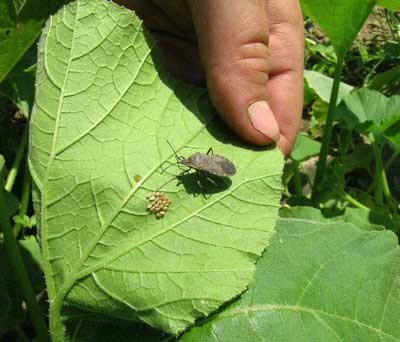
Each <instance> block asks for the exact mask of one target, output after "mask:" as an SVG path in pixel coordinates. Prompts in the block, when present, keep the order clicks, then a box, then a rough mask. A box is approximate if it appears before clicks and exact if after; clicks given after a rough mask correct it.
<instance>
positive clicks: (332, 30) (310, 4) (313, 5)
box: [302, 0, 375, 55]
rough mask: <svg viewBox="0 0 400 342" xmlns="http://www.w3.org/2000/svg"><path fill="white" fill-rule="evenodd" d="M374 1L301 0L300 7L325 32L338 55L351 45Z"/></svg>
mask: <svg viewBox="0 0 400 342" xmlns="http://www.w3.org/2000/svg"><path fill="white" fill-rule="evenodd" d="M374 4H375V0H335V1H332V0H302V7H303V9H304V10H305V12H306V13H307V15H308V16H309V17H311V18H312V19H313V20H314V21H315V22H316V23H317V24H318V25H319V26H320V27H321V28H322V30H323V31H324V32H325V34H326V35H327V36H328V37H329V39H330V40H331V42H332V45H333V46H334V47H335V50H336V53H337V54H338V55H344V54H345V53H346V51H347V50H348V49H349V48H350V46H351V45H352V44H353V41H354V39H355V38H356V36H357V33H358V32H359V31H360V29H361V27H362V26H363V24H364V21H365V20H366V19H367V17H368V15H369V13H370V12H371V10H372V8H373V7H374Z"/></svg>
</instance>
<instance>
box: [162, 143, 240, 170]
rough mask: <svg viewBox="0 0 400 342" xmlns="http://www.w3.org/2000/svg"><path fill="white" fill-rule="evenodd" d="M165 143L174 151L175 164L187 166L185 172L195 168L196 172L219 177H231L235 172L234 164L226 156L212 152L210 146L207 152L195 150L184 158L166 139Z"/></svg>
mask: <svg viewBox="0 0 400 342" xmlns="http://www.w3.org/2000/svg"><path fill="white" fill-rule="evenodd" d="M167 143H168V145H169V146H170V147H171V149H172V151H173V152H174V155H175V158H176V164H177V165H178V166H182V165H183V166H187V167H188V168H187V169H184V172H185V173H186V172H188V171H190V170H191V169H194V170H196V172H203V173H206V174H207V173H208V174H211V175H214V176H220V177H231V176H233V175H235V173H236V167H235V165H234V164H233V163H232V162H231V161H230V160H229V159H228V158H225V157H223V156H219V155H218V154H214V151H213V149H212V148H211V147H210V148H209V149H208V151H207V153H200V152H196V153H193V154H192V155H191V156H190V157H188V158H185V157H184V156H179V155H178V154H177V153H176V151H175V150H174V148H173V147H172V145H171V144H170V143H169V141H168V140H167ZM181 169H182V168H181Z"/></svg>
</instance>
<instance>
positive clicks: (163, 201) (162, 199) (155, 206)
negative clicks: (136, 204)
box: [147, 191, 172, 218]
mask: <svg viewBox="0 0 400 342" xmlns="http://www.w3.org/2000/svg"><path fill="white" fill-rule="evenodd" d="M147 200H148V201H149V205H148V206H147V210H149V211H151V212H152V213H154V214H155V215H156V217H157V218H161V217H163V216H164V215H165V212H166V210H167V209H168V207H169V206H170V205H171V203H172V202H171V200H170V199H169V198H168V197H167V196H166V195H165V194H164V193H163V192H159V191H157V192H152V193H151V194H150V195H148V196H147Z"/></svg>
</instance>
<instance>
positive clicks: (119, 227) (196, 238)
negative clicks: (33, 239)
mask: <svg viewBox="0 0 400 342" xmlns="http://www.w3.org/2000/svg"><path fill="white" fill-rule="evenodd" d="M153 45H154V44H153V42H152V40H151V38H150V37H149V36H148V34H146V32H144V30H143V28H142V24H141V22H140V20H139V19H138V18H137V17H136V16H135V15H134V13H133V12H131V11H128V10H126V9H123V8H121V7H118V6H117V5H115V4H113V3H111V2H105V1H102V0H91V1H89V0H86V1H78V2H74V3H71V4H69V5H67V6H65V7H64V8H63V9H62V10H61V11H60V12H59V13H58V14H56V15H55V16H53V17H51V19H50V20H49V21H48V23H47V26H46V28H45V30H44V32H43V34H42V37H41V40H40V44H39V58H38V66H37V90H36V99H35V105H34V109H33V114H32V121H31V141H30V147H31V148H30V153H29V164H30V170H31V173H32V177H33V179H34V182H35V193H34V195H35V196H34V200H35V203H36V204H35V208H36V212H37V217H38V224H39V226H40V233H41V245H42V250H43V257H44V269H45V274H46V280H47V285H48V291H49V297H50V302H51V303H52V305H56V304H55V303H62V304H63V305H64V307H75V308H78V309H80V310H84V311H88V312H91V313H98V314H101V315H102V317H103V316H104V315H106V316H109V317H114V318H115V317H117V318H120V319H123V320H130V321H137V320H141V321H144V322H146V323H148V324H150V325H152V326H153V327H157V328H159V329H162V330H164V331H167V332H170V333H178V332H180V331H182V330H183V329H185V328H186V327H187V326H189V325H190V324H192V323H193V322H194V320H195V319H196V318H198V317H202V316H206V315H208V314H209V313H210V312H212V311H214V310H215V309H217V308H218V307H219V306H220V305H221V304H222V303H224V302H226V301H227V300H229V299H231V298H233V297H234V296H236V295H238V294H239V293H241V292H242V291H244V290H245V289H246V286H247V284H248V283H249V282H250V281H251V279H252V275H253V272H254V263H255V261H256V260H257V258H258V257H259V256H260V255H261V253H262V251H263V250H264V248H265V247H266V245H267V244H268V241H269V239H270V237H271V235H272V234H273V227H274V223H275V220H276V217H277V210H278V207H279V200H280V196H281V191H282V189H281V171H282V166H283V158H282V155H281V153H280V152H279V151H277V150H269V151H266V150H257V149H250V148H247V147H245V146H242V145H240V143H238V142H237V141H236V140H235V138H234V137H233V136H232V135H231V133H230V132H228V131H227V130H226V129H225V128H224V126H223V124H221V123H220V121H219V120H218V119H217V118H216V115H215V111H214V109H213V108H212V106H211V104H210V102H209V100H208V96H207V93H206V91H205V90H204V89H200V88H195V87H193V86H190V85H188V84H184V83H182V82H178V81H176V80H174V79H172V78H171V77H170V76H169V75H168V74H167V73H166V72H164V71H163V69H162V68H161V67H160V65H159V63H158V62H159V57H158V53H157V50H156V49H154V48H153ZM165 139H168V141H169V142H170V143H171V144H172V146H174V148H175V149H176V150H177V151H178V153H179V154H182V155H184V156H189V155H191V154H192V153H194V152H203V153H205V152H206V151H207V149H208V148H209V147H212V148H213V149H214V152H215V153H216V154H219V155H222V156H225V157H227V158H229V159H230V160H232V161H233V163H234V164H235V166H236V168H237V170H238V172H237V174H236V175H235V176H234V177H232V178H231V180H224V182H223V183H224V185H223V186H218V187H216V186H215V187H214V185H212V184H206V187H205V188H204V185H202V186H201V187H200V186H199V185H198V183H197V178H196V176H195V175H194V174H193V173H192V174H189V175H186V176H184V177H183V179H182V183H183V184H180V185H177V180H176V179H174V177H173V176H171V173H172V174H177V173H179V172H180V170H179V168H177V167H176V166H173V167H170V168H169V169H168V171H166V172H164V173H163V172H162V168H165V167H167V166H169V165H170V164H169V163H173V162H175V158H174V154H173V152H172V151H171V149H170V147H169V146H168V144H167V143H166V140H165ZM160 188H161V190H162V191H163V192H164V193H165V194H166V195H167V196H168V197H169V198H170V199H171V201H172V205H171V206H170V208H169V210H168V211H167V212H166V215H165V216H164V217H163V218H162V219H156V217H155V216H154V215H153V214H151V213H150V212H149V211H147V210H146V207H147V205H148V202H147V199H146V196H147V195H149V193H151V192H152V191H154V190H158V189H160ZM209 188H210V189H209ZM204 192H207V194H204ZM78 325H79V324H78Z"/></svg>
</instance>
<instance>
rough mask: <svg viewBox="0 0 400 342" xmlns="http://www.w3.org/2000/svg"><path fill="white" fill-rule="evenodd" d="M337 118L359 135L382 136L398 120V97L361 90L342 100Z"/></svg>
mask: <svg viewBox="0 0 400 342" xmlns="http://www.w3.org/2000/svg"><path fill="white" fill-rule="evenodd" d="M337 118H338V119H340V120H341V121H342V122H344V123H345V124H346V125H347V127H348V128H350V129H356V130H358V131H359V132H361V133H366V132H372V131H374V132H375V134H383V133H384V132H385V131H386V129H388V128H389V127H391V126H392V125H393V124H395V123H396V122H397V121H398V120H399V119H400V96H399V95H393V96H391V97H386V96H385V95H383V94H381V93H379V92H377V91H375V90H370V89H367V88H362V89H360V90H357V91H354V92H353V93H351V94H350V95H348V96H346V97H345V98H343V103H342V105H341V106H339V109H338V112H337Z"/></svg>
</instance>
